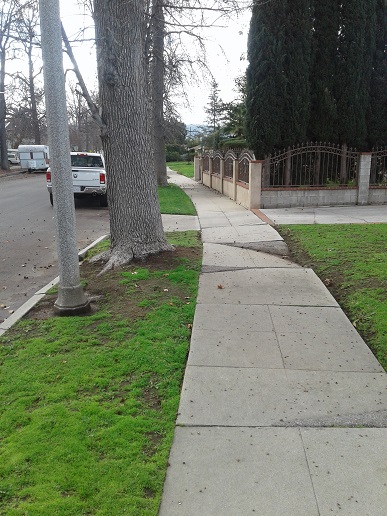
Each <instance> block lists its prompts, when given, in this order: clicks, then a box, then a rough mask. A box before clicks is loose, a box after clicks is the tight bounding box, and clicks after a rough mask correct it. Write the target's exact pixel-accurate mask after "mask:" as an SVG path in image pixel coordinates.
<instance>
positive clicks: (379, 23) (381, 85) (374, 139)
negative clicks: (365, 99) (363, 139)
mask: <svg viewBox="0 0 387 516" xmlns="http://www.w3.org/2000/svg"><path fill="white" fill-rule="evenodd" d="M375 27H376V30H375V40H376V41H375V52H374V56H373V63H372V64H373V66H372V75H371V89H370V107H369V113H368V141H369V147H372V146H374V145H386V143H387V0H377V6H376V24H375Z"/></svg>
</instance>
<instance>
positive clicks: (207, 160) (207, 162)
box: [202, 154, 210, 172]
mask: <svg viewBox="0 0 387 516" xmlns="http://www.w3.org/2000/svg"><path fill="white" fill-rule="evenodd" d="M202 168H203V172H209V170H210V155H209V154H204V155H203V158H202Z"/></svg>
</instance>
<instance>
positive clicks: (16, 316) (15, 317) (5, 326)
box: [0, 235, 109, 336]
mask: <svg viewBox="0 0 387 516" xmlns="http://www.w3.org/2000/svg"><path fill="white" fill-rule="evenodd" d="M108 236H109V235H103V236H101V237H99V238H97V240H95V241H94V242H92V243H91V244H90V245H88V246H87V247H85V248H84V249H82V250H81V251H79V253H78V256H79V257H80V258H81V259H83V258H84V257H85V256H86V253H87V252H88V251H89V250H90V249H92V248H93V247H95V246H96V245H97V244H99V243H100V242H102V241H103V240H106V238H108ZM58 283H59V276H57V277H56V278H54V279H53V280H51V281H50V282H49V283H47V285H45V286H44V287H42V288H41V289H40V290H38V291H37V292H36V293H35V294H34V295H33V296H32V297H30V299H28V301H26V302H25V303H24V304H23V305H22V306H21V307H20V308H18V309H17V310H15V312H14V313H13V314H12V315H10V316H9V317H7V319H6V320H5V321H3V322H2V323H1V324H0V336H1V335H3V333H5V332H6V331H7V330H9V328H11V327H12V326H13V325H14V324H15V323H16V322H17V321H19V320H20V319H21V318H22V317H24V316H25V315H26V314H27V313H28V312H29V311H30V310H31V309H32V308H33V307H34V306H35V305H36V304H37V303H38V302H39V301H40V300H41V299H42V298H43V297H44V296H45V295H46V293H47V292H48V291H49V290H50V289H51V288H52V287H54V286H55V285H57V284H58Z"/></svg>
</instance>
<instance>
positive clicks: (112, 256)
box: [93, 242, 175, 276]
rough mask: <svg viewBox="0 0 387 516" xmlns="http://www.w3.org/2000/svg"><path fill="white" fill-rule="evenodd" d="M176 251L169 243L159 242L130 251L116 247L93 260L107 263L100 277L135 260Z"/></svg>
mask: <svg viewBox="0 0 387 516" xmlns="http://www.w3.org/2000/svg"><path fill="white" fill-rule="evenodd" d="M174 250H175V248H174V247H173V245H171V244H169V243H168V242H161V243H160V242H159V243H157V244H155V243H153V244H149V245H146V244H142V245H139V246H138V247H134V248H130V249H128V248H125V249H124V248H122V247H116V248H114V249H112V250H109V251H105V252H103V253H100V254H99V255H97V256H95V257H94V258H93V260H94V261H104V262H107V263H106V264H105V266H104V267H103V269H102V270H101V272H100V273H99V274H98V276H100V275H101V274H104V273H105V272H108V271H110V270H112V269H115V268H117V267H123V266H124V265H127V264H128V263H130V262H132V261H133V260H145V259H146V258H147V257H148V256H151V255H153V254H159V253H162V252H165V251H174ZM97 258H98V259H97Z"/></svg>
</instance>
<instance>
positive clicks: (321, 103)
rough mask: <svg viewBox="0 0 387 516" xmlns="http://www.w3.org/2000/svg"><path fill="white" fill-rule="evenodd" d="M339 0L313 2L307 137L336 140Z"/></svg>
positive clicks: (329, 140)
mask: <svg viewBox="0 0 387 516" xmlns="http://www.w3.org/2000/svg"><path fill="white" fill-rule="evenodd" d="M339 4H340V2H339V0H324V1H323V2H322V1H319V0H317V1H315V2H314V35H313V51H312V56H313V65H312V70H311V79H310V84H311V116H310V123H309V130H308V136H309V138H310V139H311V140H313V141H315V140H320V141H326V142H334V141H336V140H337V125H336V124H337V106H336V96H335V94H336V87H335V80H336V73H337V46H338V38H339V23H340V17H339V13H340V9H339V7H340V6H339Z"/></svg>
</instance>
